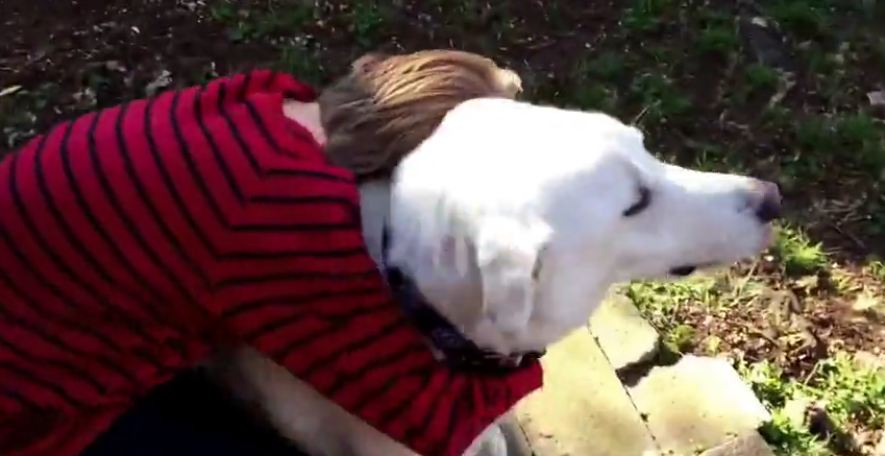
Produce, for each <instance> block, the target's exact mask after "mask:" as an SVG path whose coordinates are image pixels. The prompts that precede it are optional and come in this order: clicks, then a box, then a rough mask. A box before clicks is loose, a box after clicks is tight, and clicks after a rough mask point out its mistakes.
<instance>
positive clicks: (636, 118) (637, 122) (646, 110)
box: [630, 105, 651, 125]
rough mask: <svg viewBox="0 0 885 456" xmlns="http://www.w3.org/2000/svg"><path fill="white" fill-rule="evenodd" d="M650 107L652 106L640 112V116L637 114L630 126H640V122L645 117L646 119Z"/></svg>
mask: <svg viewBox="0 0 885 456" xmlns="http://www.w3.org/2000/svg"><path fill="white" fill-rule="evenodd" d="M650 107H651V105H646V106H645V107H644V108H642V111H639V114H636V117H634V118H633V122H630V124H631V125H638V124H639V121H640V120H642V118H643V117H645V113H647V112H648V109H649V108H650Z"/></svg>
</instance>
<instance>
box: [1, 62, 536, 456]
mask: <svg viewBox="0 0 885 456" xmlns="http://www.w3.org/2000/svg"><path fill="white" fill-rule="evenodd" d="M284 98H294V99H298V100H302V101H311V100H313V99H314V93H313V91H312V90H311V89H310V88H309V87H307V86H305V85H303V84H301V83H299V82H297V81H295V80H294V79H292V78H291V77H290V76H288V75H285V74H280V73H273V72H269V71H256V72H252V73H249V74H242V75H237V76H235V77H231V78H225V79H220V80H216V81H213V82H211V83H209V84H208V85H206V86H201V87H193V88H189V89H186V90H181V91H174V92H168V93H164V94H162V95H160V96H157V97H155V98H152V99H149V100H140V101H135V102H131V103H128V104H125V105H123V106H119V107H115V108H110V109H107V110H103V111H100V112H96V113H91V114H88V115H85V116H83V117H80V118H78V119H75V120H73V121H71V122H67V123H62V124H60V125H57V126H56V127H55V128H53V129H52V130H51V131H49V132H48V133H47V134H45V135H44V136H41V137H38V138H35V139H34V140H32V141H31V142H29V143H28V144H27V145H25V146H24V147H23V148H22V149H21V150H19V151H17V152H15V153H12V154H10V155H8V156H7V157H5V158H4V160H3V161H2V162H0V454H2V455H4V456H26V455H28V456H31V455H33V456H37V455H52V456H69V455H71V456H73V455H76V454H78V453H79V452H80V451H82V450H83V449H84V448H85V447H86V446H87V445H88V444H89V443H90V442H91V441H92V440H93V439H94V438H95V437H97V436H98V435H99V434H101V433H102V432H103V431H104V430H106V429H107V428H108V427H109V425H110V424H111V423H112V422H113V421H114V419H115V418H117V417H118V416H119V415H120V414H121V413H122V412H123V411H125V410H126V409H127V408H128V407H129V406H130V405H131V404H132V403H133V401H134V399H136V398H138V397H139V396H141V395H143V394H144V393H145V392H146V391H147V390H148V389H150V388H152V387H154V386H156V385H158V384H160V383H162V382H164V381H166V380H169V379H170V378H171V377H172V376H173V375H174V374H175V373H176V372H178V371H180V370H182V369H185V368H188V367H191V366H193V365H194V364H195V363H197V362H198V361H200V360H202V359H204V358H205V357H206V356H207V355H208V354H210V353H211V352H212V351H213V349H214V348H216V347H217V346H218V345H219V344H221V343H231V342H235V343H248V344H250V345H252V346H254V347H255V348H256V349H258V350H260V351H262V352H264V353H266V354H268V355H270V356H271V357H273V358H274V359H275V360H276V361H277V362H279V363H280V364H282V365H284V366H286V367H287V368H288V369H289V370H291V372H292V373H294V374H295V375H297V376H298V377H300V378H302V379H304V380H306V381H308V382H309V383H310V384H312V385H313V386H314V387H315V388H317V389H318V390H319V391H320V392H322V393H323V394H325V395H326V396H327V397H329V398H331V399H333V400H334V401H336V402H337V403H338V404H340V405H341V406H343V407H344V408H345V409H347V410H350V411H351V412H352V413H354V414H356V415H358V416H359V417H361V418H362V419H364V420H365V421H367V422H368V423H370V424H371V425H373V426H375V427H376V428H378V429H379V430H381V431H383V432H385V433H386V434H388V435H389V436H391V437H392V438H394V439H396V440H399V441H401V442H403V443H405V444H406V445H408V446H409V447H411V448H412V449H413V450H415V451H417V452H418V453H421V454H425V455H455V454H460V453H461V452H462V451H463V450H464V449H465V448H466V447H467V446H468V445H469V444H470V443H471V441H472V440H473V439H474V438H475V437H476V436H477V435H478V434H479V433H480V431H482V430H483V429H484V428H485V427H486V426H487V425H488V424H489V423H491V422H492V421H493V420H494V419H495V418H497V417H498V416H499V415H500V414H502V413H503V412H505V411H506V410H507V409H508V408H510V407H511V406H512V405H513V404H514V403H515V402H516V401H517V400H519V399H520V398H521V397H523V396H524V395H525V394H527V393H528V392H530V391H532V390H533V389H535V388H537V387H538V386H540V381H541V378H540V377H541V375H540V367H539V366H538V365H537V363H535V364H533V365H531V366H529V367H528V368H525V369H521V370H517V371H514V372H511V373H508V374H505V375H498V376H492V375H480V374H466V373H460V372H454V371H451V370H449V369H447V368H445V367H444V366H443V365H442V364H439V363H437V362H436V361H435V360H434V359H433V357H432V355H431V353H430V352H429V351H428V350H427V348H426V346H425V343H424V341H423V340H422V338H421V336H420V335H419V333H418V332H417V330H415V329H414V328H413V327H411V326H410V325H409V324H408V323H407V322H406V320H405V318H404V316H403V315H402V313H401V312H400V310H399V308H398V307H397V305H396V304H395V303H394V302H393V301H392V299H391V297H390V295H389V294H388V290H387V289H386V287H385V285H384V281H383V278H382V277H381V275H380V273H379V272H378V271H377V269H376V266H375V264H374V263H373V261H372V260H371V258H370V257H369V255H368V253H367V252H366V250H365V248H364V245H363V240H362V234H361V231H360V215H359V210H358V206H357V204H358V201H359V198H358V193H357V189H356V185H355V183H354V180H353V178H352V176H351V174H350V173H348V172H347V171H346V170H343V169H340V168H335V167H332V166H330V165H329V164H327V163H326V162H325V160H324V158H323V156H322V153H321V150H320V149H319V148H318V146H317V144H316V143H315V142H314V141H313V138H312V137H311V136H310V134H309V133H308V132H307V130H305V129H304V128H302V127H301V126H300V125H298V124H296V123H295V122H292V121H290V120H289V119H287V118H286V117H284V116H283V114H282V103H283V100H284Z"/></svg>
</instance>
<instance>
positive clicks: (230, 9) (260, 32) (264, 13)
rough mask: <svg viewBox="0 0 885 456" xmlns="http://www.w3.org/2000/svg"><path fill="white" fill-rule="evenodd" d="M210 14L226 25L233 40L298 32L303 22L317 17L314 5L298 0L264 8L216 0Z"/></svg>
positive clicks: (305, 22) (254, 39) (251, 39)
mask: <svg viewBox="0 0 885 456" xmlns="http://www.w3.org/2000/svg"><path fill="white" fill-rule="evenodd" d="M209 14H210V15H211V16H212V18H213V19H215V20H216V21H218V22H220V23H222V24H225V25H227V27H228V37H229V38H230V39H231V40H232V41H234V42H237V41H256V40H261V39H264V38H267V37H270V36H277V35H285V34H291V33H297V32H299V31H300V30H301V29H302V28H303V27H304V25H305V24H307V23H308V22H309V21H311V20H313V19H315V18H316V11H315V10H314V8H313V7H311V6H307V5H303V4H300V3H286V4H284V5H281V6H274V4H273V3H269V6H268V8H267V9H266V10H257V9H237V8H236V7H235V6H234V5H233V4H231V3H229V2H224V1H221V2H215V3H213V4H212V5H211V6H210V7H209Z"/></svg>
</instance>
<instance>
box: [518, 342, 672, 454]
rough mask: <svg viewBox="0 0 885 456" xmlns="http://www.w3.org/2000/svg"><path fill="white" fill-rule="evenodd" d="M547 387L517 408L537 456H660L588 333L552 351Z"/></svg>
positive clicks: (546, 372)
mask: <svg viewBox="0 0 885 456" xmlns="http://www.w3.org/2000/svg"><path fill="white" fill-rule="evenodd" d="M542 363H543V364H544V387H543V388H542V389H541V390H539V391H536V392H534V393H532V394H531V395H529V396H528V397H526V398H525V399H524V400H522V401H520V403H519V404H518V405H517V406H516V414H517V417H518V418H519V422H520V424H521V425H522V428H523V430H524V431H525V434H526V436H527V438H528V440H529V444H530V445H531V447H532V450H533V451H534V452H535V454H538V455H544V456H559V455H573V456H609V455H610V456H623V455H629V456H634V455H635V456H640V455H657V454H659V452H658V450H657V448H656V446H655V445H654V441H653V439H652V438H651V435H650V434H649V433H648V429H647V428H646V426H645V424H644V423H643V421H642V418H641V417H640V416H639V413H637V411H636V409H635V408H634V406H633V404H632V403H631V401H630V398H629V396H627V393H626V391H625V390H624V387H623V386H622V385H621V383H620V381H619V380H618V377H617V376H616V375H615V373H614V371H613V370H612V369H611V366H610V365H609V363H608V360H607V359H606V357H605V355H604V354H603V353H602V351H601V350H600V348H599V346H598V345H597V343H596V341H595V340H594V339H593V337H592V336H591V335H590V332H589V331H587V330H586V329H581V330H578V331H575V332H574V333H572V334H571V335H569V337H567V338H565V339H564V340H562V341H561V342H559V343H557V344H555V345H553V346H551V347H549V349H548V350H547V354H546V355H544V358H542Z"/></svg>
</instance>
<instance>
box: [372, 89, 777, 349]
mask: <svg viewBox="0 0 885 456" xmlns="http://www.w3.org/2000/svg"><path fill="white" fill-rule="evenodd" d="M779 210H780V195H779V193H778V191H777V187H776V186H775V185H774V184H771V183H766V182H762V181H759V180H756V179H753V178H749V177H743V176H737V175H729V174H717V173H705V172H699V171H693V170H689V169H685V168H681V167H678V166H674V165H670V164H666V163H663V162H661V161H659V160H657V159H656V158H655V157H654V156H652V155H651V154H650V153H649V152H648V151H647V150H646V149H645V146H644V144H643V135H642V134H641V133H640V132H639V130H637V129H636V128H633V127H631V126H627V125H625V124H623V123H621V122H619V121H618V120H616V119H614V118H612V117H610V116H607V115H605V114H601V113H588V112H579V111H571V110H564V109H558V108H553V107H542V106H533V105H530V104H527V103H522V102H516V101H511V100H505V99H479V100H472V101H468V102H465V103H463V104H461V105H459V106H458V107H457V108H455V109H454V110H453V111H451V112H450V113H449V115H448V116H447V117H446V118H445V120H444V121H443V123H442V125H441V126H440V127H439V129H437V131H436V132H435V133H434V134H433V135H431V137H430V138H429V139H428V140H427V141H425V142H424V143H423V144H422V145H421V146H420V147H419V148H418V149H417V150H416V151H415V152H414V153H412V154H410V155H409V156H408V157H406V158H405V159H404V160H403V162H402V163H401V164H400V166H399V168H398V169H397V172H396V175H395V179H394V187H393V191H392V205H391V229H392V234H393V235H392V239H393V245H392V246H391V247H392V249H391V251H390V257H389V261H391V262H392V263H394V264H395V265H396V266H398V267H400V268H401V269H402V270H403V271H405V272H406V273H407V274H408V275H410V276H411V277H412V278H413V279H414V280H415V281H416V283H417V284H418V286H419V288H420V289H421V290H422V291H423V292H424V293H425V294H426V295H427V297H428V299H429V300H430V301H431V302H432V303H433V304H434V305H435V306H437V307H438V310H440V311H441V312H442V313H443V314H444V315H446V316H447V317H449V318H450V319H451V320H452V321H453V322H454V323H455V324H456V325H458V326H459V327H460V329H461V330H462V331H463V332H464V333H465V334H466V335H467V336H468V337H470V338H471V339H473V340H474V341H475V342H477V343H478V344H480V345H482V346H485V347H487V348H492V349H495V350H499V351H502V352H509V351H522V350H532V349H538V348H541V347H543V346H546V345H548V344H550V343H552V342H554V341H555V340H557V339H559V338H561V337H563V336H564V335H565V334H566V333H567V332H569V331H571V330H573V329H575V328H576V327H578V326H580V325H583V324H585V323H586V321H587V319H588V318H589V316H590V313H591V312H592V310H593V309H594V308H595V306H596V305H597V304H598V302H599V300H600V299H601V298H602V297H603V295H604V293H605V292H606V290H607V289H608V287H609V286H610V285H611V284H613V283H616V282H622V281H628V280H634V279H643V278H659V277H667V276H674V275H686V274H689V273H690V272H692V271H693V270H694V269H695V268H697V267H707V266H713V265H721V264H728V263H731V262H734V261H737V260H740V259H743V258H746V257H749V256H752V255H755V254H757V253H758V252H759V251H760V250H762V249H764V248H765V247H766V246H767V244H768V243H769V239H770V236H771V226H770V223H769V222H771V221H772V219H773V218H775V217H777V216H778V212H779Z"/></svg>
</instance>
